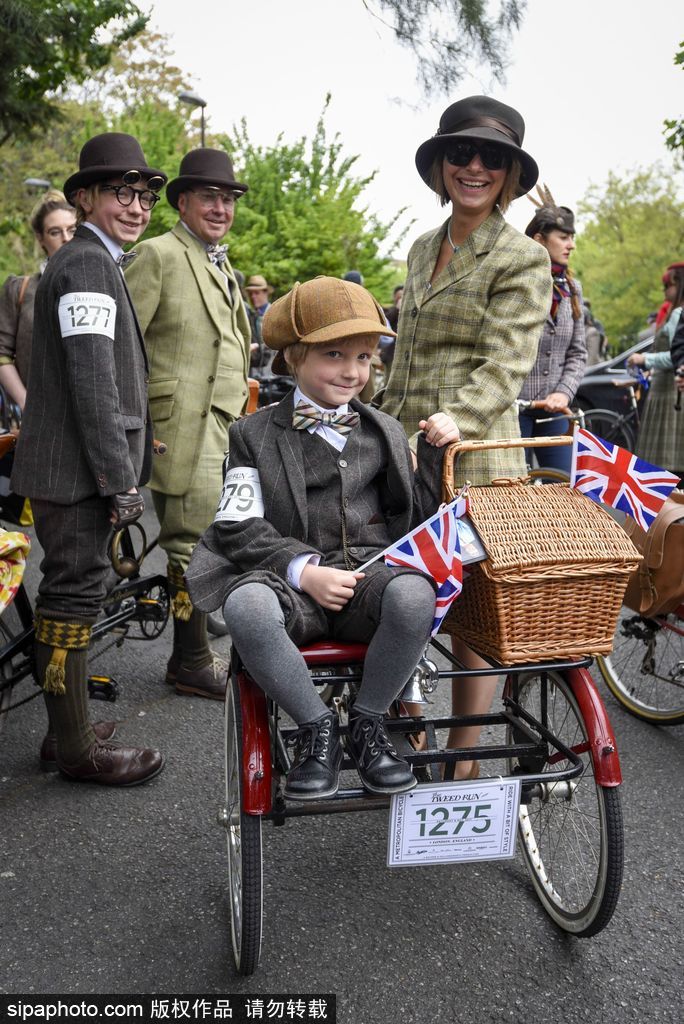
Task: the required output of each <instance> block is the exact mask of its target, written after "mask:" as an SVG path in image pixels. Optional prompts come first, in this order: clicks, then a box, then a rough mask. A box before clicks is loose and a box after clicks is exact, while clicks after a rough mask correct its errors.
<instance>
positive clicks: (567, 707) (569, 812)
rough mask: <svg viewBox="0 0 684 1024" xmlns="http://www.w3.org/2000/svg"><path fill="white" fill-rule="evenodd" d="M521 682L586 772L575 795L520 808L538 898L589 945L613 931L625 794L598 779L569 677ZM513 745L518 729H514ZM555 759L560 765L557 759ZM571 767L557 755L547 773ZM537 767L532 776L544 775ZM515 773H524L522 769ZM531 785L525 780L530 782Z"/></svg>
mask: <svg viewBox="0 0 684 1024" xmlns="http://www.w3.org/2000/svg"><path fill="white" fill-rule="evenodd" d="M541 676H542V673H541V672H540V671H532V672H530V673H527V674H526V675H521V676H520V680H519V701H520V704H521V705H522V706H523V707H524V708H525V709H526V710H527V711H529V712H530V713H531V714H532V716H533V717H534V718H536V719H537V720H538V721H542V722H543V721H545V720H546V722H547V725H548V728H549V729H550V731H551V732H552V733H553V734H554V736H556V737H557V738H558V739H560V740H561V741H562V742H563V743H564V744H565V746H567V747H568V748H569V749H571V750H573V751H575V752H576V753H578V754H579V756H580V757H581V759H582V761H583V763H584V773H583V775H582V776H581V777H580V778H579V779H576V780H574V782H572V783H569V784H567V785H569V786H570V787H571V791H570V795H569V796H568V794H567V791H566V790H564V789H561V788H560V787H559V791H558V792H554V789H555V787H554V785H553V784H550V785H548V787H547V788H546V789H542V791H541V793H540V795H539V796H535V797H532V798H531V800H530V803H529V804H522V803H521V805H520V812H519V820H518V838H519V841H520V846H521V849H522V853H523V857H524V860H525V864H526V867H527V870H528V872H529V875H530V878H531V880H532V884H533V886H534V889H535V892H536V894H537V896H538V898H539V900H540V901H541V903H542V906H543V907H544V909H545V910H546V912H547V914H549V916H550V917H551V919H552V920H553V921H554V922H555V924H557V925H558V927H560V928H562V929H563V931H566V932H569V933H570V934H572V935H575V936H578V937H582V938H588V937H590V936H592V935H596V934H597V933H598V932H600V931H601V930H602V929H603V928H605V927H606V925H607V924H608V922H609V921H610V919H611V917H612V916H613V913H614V911H615V907H616V906H617V901H618V897H619V895H620V889H621V887H622V871H623V858H624V831H623V823H622V810H621V802H620V793H619V790H618V788H617V787H604V786H600V785H599V784H598V782H597V781H596V779H595V777H594V769H593V762H592V759H591V753H590V746H591V744H590V742H589V730H588V729H587V726H586V723H585V720H584V718H583V715H582V712H581V710H580V707H579V704H578V703H577V701H576V699H575V696H574V694H573V692H572V689H571V687H570V685H569V683H568V682H567V680H566V679H565V678H564V676H563V674H562V673H558V672H548V673H546V677H547V683H546V690H545V692H544V689H543V682H542V678H541ZM508 732H509V740H510V738H511V736H512V735H513V734H514V727H511V726H509V729H508ZM551 758H553V763H551V764H550V763H549V760H551ZM566 765H567V761H565V760H564V759H563V758H562V756H561V758H560V760H559V759H558V755H555V756H554V752H553V751H551V750H549V753H548V760H547V763H546V764H545V765H544V766H543V767H542V771H546V770H547V769H548V770H552V771H557V770H558V769H559V768H562V767H565V766H566ZM537 767H538V766H534V767H533V768H531V769H528V770H536V768H537ZM509 771H511V772H514V773H516V774H517V773H519V772H521V771H522V772H524V771H525V766H524V765H522V764H517V763H515V762H513V763H511V764H509ZM523 779H524V776H523Z"/></svg>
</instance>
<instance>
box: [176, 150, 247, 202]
mask: <svg viewBox="0 0 684 1024" xmlns="http://www.w3.org/2000/svg"><path fill="white" fill-rule="evenodd" d="M195 185H199V186H200V187H201V186H204V187H205V188H207V187H209V186H214V187H216V188H228V189H230V190H231V191H232V192H247V190H248V186H247V185H245V184H243V183H242V182H239V181H236V180H235V174H234V173H233V162H232V160H231V159H230V157H229V156H228V154H227V153H226V152H225V151H224V150H223V149H192V150H190V152H189V153H186V154H185V156H184V157H183V159H182V160H181V165H180V167H179V169H178V177H177V178H174V179H173V181H170V182H169V184H168V185H167V187H166V198H167V199H168V201H169V202H170V203H171V206H173V208H174V210H177V209H178V197H179V195H180V194H181V192H185V191H187V189H190V188H192V187H193V186H195Z"/></svg>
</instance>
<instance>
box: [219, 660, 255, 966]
mask: <svg viewBox="0 0 684 1024" xmlns="http://www.w3.org/2000/svg"><path fill="white" fill-rule="evenodd" d="M225 723H226V741H225V766H226V773H225V774H226V806H225V817H224V824H225V827H226V834H227V840H228V884H229V895H230V930H231V937H232V944H233V957H234V959H235V966H236V967H237V969H238V971H239V972H240V974H245V975H246V974H252V973H253V972H254V971H255V970H256V968H257V966H258V964H259V956H260V953H261V918H262V908H263V880H262V857H261V818H260V817H259V816H258V815H253V814H245V812H244V809H243V796H242V761H243V756H244V754H243V743H244V734H243V728H242V710H241V707H240V689H239V685H238V682H237V679H236V678H235V675H234V674H233V675H231V679H230V682H229V685H228V688H227V691H226V705H225Z"/></svg>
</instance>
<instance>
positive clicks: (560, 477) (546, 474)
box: [527, 466, 570, 487]
mask: <svg viewBox="0 0 684 1024" xmlns="http://www.w3.org/2000/svg"><path fill="white" fill-rule="evenodd" d="M527 476H528V479H529V482H530V483H531V484H534V485H535V486H537V487H538V486H540V485H541V484H567V483H569V482H570V477H569V476H568V474H567V473H564V472H563V470H562V469H551V468H550V467H548V466H547V467H545V468H544V469H542V468H540V467H537V468H536V469H531V470H530V471H529V473H528V474H527Z"/></svg>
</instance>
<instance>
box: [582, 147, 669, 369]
mask: <svg viewBox="0 0 684 1024" xmlns="http://www.w3.org/2000/svg"><path fill="white" fill-rule="evenodd" d="M678 188H679V180H678V177H677V176H676V175H674V174H673V173H672V172H671V171H668V170H667V169H666V168H664V167H662V166H659V165H655V166H654V167H652V168H649V169H648V170H635V171H633V172H632V173H631V175H629V176H627V177H625V178H623V179H621V178H619V177H617V175H615V174H610V175H609V177H608V180H607V181H606V182H605V184H603V185H597V186H592V187H591V188H590V189H589V190H588V191H587V194H586V195H585V197H584V199H583V200H582V202H581V203H580V206H579V214H580V217H581V218H582V219H583V220H584V221H585V223H584V227H583V228H582V231H581V233H580V234H579V235H578V238H577V252H576V253H575V256H574V257H573V265H574V268H575V270H576V273H577V275H578V277H579V278H580V280H581V282H582V287H583V290H584V294H585V295H586V296H587V297H588V298H590V299H591V304H592V311H593V312H594V313H595V314H596V316H598V317H599V318H600V319H601V320H602V321H603V323H604V324H605V327H606V332H607V335H608V338H609V340H610V342H611V346H612V347H613V349H614V351H616V352H620V351H622V350H623V349H624V348H626V347H627V346H628V344H629V343H630V342H631V341H633V340H634V339H635V337H636V335H637V334H638V332H639V331H640V330H642V329H643V328H644V327H645V326H646V316H647V314H648V313H650V312H651V311H652V310H655V309H657V308H658V306H659V305H660V303H661V302H662V298H663V293H662V283H661V276H662V273H663V271H664V269H665V267H666V266H667V265H668V263H671V262H672V261H673V260H677V259H681V258H682V256H683V254H684V201H682V199H681V196H680V195H679V194H678Z"/></svg>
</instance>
